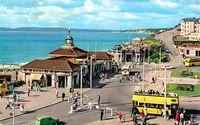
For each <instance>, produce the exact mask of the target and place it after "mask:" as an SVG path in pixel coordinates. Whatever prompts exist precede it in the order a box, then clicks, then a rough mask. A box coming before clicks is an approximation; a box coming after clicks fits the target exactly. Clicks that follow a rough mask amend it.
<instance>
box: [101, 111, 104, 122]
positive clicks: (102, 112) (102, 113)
mask: <svg viewBox="0 0 200 125" xmlns="http://www.w3.org/2000/svg"><path fill="white" fill-rule="evenodd" d="M103 115H104V110H103V109H101V115H100V120H101V121H102V120H103Z"/></svg>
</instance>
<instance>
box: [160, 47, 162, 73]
mask: <svg viewBox="0 0 200 125" xmlns="http://www.w3.org/2000/svg"><path fill="white" fill-rule="evenodd" d="M161 54H162V47H160V70H161V63H162V59H161Z"/></svg>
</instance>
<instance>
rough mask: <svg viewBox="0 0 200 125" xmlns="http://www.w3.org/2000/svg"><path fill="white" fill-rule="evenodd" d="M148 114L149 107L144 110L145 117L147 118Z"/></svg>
mask: <svg viewBox="0 0 200 125" xmlns="http://www.w3.org/2000/svg"><path fill="white" fill-rule="evenodd" d="M147 116H148V111H147V109H145V110H144V117H146V118H147Z"/></svg>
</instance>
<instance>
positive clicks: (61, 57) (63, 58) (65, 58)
mask: <svg viewBox="0 0 200 125" xmlns="http://www.w3.org/2000/svg"><path fill="white" fill-rule="evenodd" d="M69 59H71V58H70V57H66V56H58V57H52V58H48V59H46V60H69Z"/></svg>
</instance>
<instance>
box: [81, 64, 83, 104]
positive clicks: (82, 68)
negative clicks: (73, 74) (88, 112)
mask: <svg viewBox="0 0 200 125" xmlns="http://www.w3.org/2000/svg"><path fill="white" fill-rule="evenodd" d="M80 93H81V98H80V105H81V106H83V67H82V65H81V85H80Z"/></svg>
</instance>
